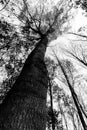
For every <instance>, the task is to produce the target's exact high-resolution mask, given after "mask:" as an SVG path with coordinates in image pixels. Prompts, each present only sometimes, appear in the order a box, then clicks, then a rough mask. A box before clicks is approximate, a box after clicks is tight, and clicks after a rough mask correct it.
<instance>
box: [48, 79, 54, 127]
mask: <svg viewBox="0 0 87 130" xmlns="http://www.w3.org/2000/svg"><path fill="white" fill-rule="evenodd" d="M49 91H50V105H51V121H52V130H55V117H54V112H53V93H52V85H51V81H50V79H49Z"/></svg>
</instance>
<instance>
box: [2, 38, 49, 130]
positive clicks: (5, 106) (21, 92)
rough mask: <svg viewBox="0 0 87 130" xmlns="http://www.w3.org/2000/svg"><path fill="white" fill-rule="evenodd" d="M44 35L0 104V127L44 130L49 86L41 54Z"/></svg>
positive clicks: (44, 39) (8, 129) (44, 48)
mask: <svg viewBox="0 0 87 130" xmlns="http://www.w3.org/2000/svg"><path fill="white" fill-rule="evenodd" d="M47 43H48V39H47V37H44V38H43V39H42V40H40V42H38V44H37V46H36V47H35V49H34V50H33V51H32V52H31V54H30V55H29V56H28V58H27V60H26V62H25V64H24V67H23V69H22V72H21V74H20V76H19V77H18V79H17V81H16V82H15V84H14V85H13V87H12V89H11V90H10V91H9V92H8V94H7V96H6V97H5V100H4V101H3V103H2V104H1V107H0V130H45V128H46V95H47V88H48V77H47V69H46V66H45V63H44V55H45V51H46V45H47Z"/></svg>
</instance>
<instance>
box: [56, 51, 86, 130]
mask: <svg viewBox="0 0 87 130" xmlns="http://www.w3.org/2000/svg"><path fill="white" fill-rule="evenodd" d="M54 54H55V52H54ZM55 56H56V54H55ZM56 59H57V62H58V64H59V66H60V68H61V70H62V72H63V74H64V76H65V79H66V81H67V84H68V87H69V89H70V92H71V94H72V97H73V100H74V103H75V106H76V108H77V111H78V115H79V118H80V120H81V123H82V126H83V128H84V130H86V129H87V125H86V122H85V119H84V117H83V111H82V109H81V104H80V103H79V100H78V97H77V94H76V93H75V91H74V89H73V87H72V85H71V83H70V81H69V78H68V75H67V73H66V70H65V68H64V66H63V65H62V63H61V61H60V60H59V59H58V57H57V56H56Z"/></svg>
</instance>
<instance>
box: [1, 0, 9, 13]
mask: <svg viewBox="0 0 87 130" xmlns="http://www.w3.org/2000/svg"><path fill="white" fill-rule="evenodd" d="M9 2H10V0H8V1H7V2H6V4H5V5H4V7H3V8H2V9H0V11H2V10H4V9H5V8H6V6H7V5H8V3H9Z"/></svg>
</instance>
